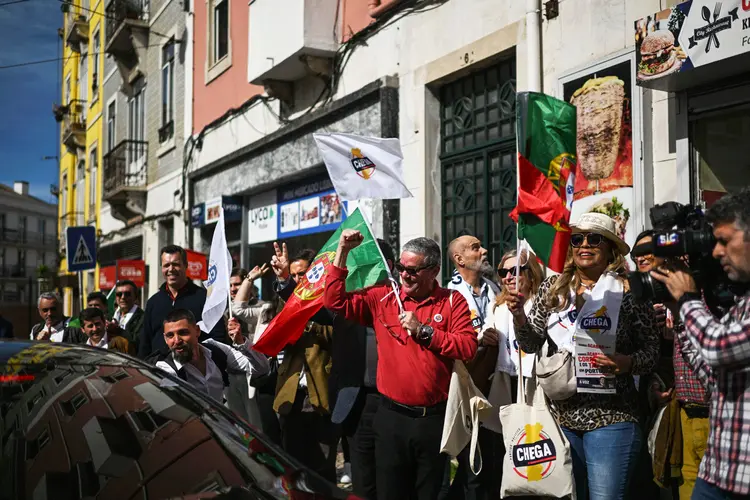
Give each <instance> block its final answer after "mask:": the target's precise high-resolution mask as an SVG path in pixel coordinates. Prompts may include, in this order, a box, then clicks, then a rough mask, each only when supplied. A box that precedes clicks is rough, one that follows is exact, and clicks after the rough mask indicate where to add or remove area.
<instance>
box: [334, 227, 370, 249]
mask: <svg viewBox="0 0 750 500" xmlns="http://www.w3.org/2000/svg"><path fill="white" fill-rule="evenodd" d="M364 239H365V237H364V236H362V233H360V232H359V231H356V230H354V229H344V230H343V231H341V237H339V248H340V249H342V250H347V251H349V250H352V249H354V248H357V247H358V246H359V245H360V243H362V240H364Z"/></svg>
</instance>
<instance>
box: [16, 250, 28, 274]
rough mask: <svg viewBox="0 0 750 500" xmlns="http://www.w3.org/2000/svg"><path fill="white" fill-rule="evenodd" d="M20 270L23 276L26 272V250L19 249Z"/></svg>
mask: <svg viewBox="0 0 750 500" xmlns="http://www.w3.org/2000/svg"><path fill="white" fill-rule="evenodd" d="M17 262H18V272H19V273H20V274H19V276H23V275H24V273H25V272H26V250H20V249H19V250H18V261H17Z"/></svg>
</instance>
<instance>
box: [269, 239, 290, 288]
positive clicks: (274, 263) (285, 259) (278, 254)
mask: <svg viewBox="0 0 750 500" xmlns="http://www.w3.org/2000/svg"><path fill="white" fill-rule="evenodd" d="M273 251H274V253H275V255H274V256H273V257H272V258H271V267H272V268H273V272H274V274H275V275H276V277H277V278H278V279H279V281H286V280H287V279H289V251H288V250H287V249H286V243H283V244H282V246H281V248H279V244H278V243H277V242H275V241H274V242H273Z"/></svg>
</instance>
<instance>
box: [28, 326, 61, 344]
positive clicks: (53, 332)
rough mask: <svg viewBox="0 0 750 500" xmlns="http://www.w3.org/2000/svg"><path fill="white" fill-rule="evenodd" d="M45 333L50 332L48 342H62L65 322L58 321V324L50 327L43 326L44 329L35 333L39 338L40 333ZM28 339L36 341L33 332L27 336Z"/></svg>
mask: <svg viewBox="0 0 750 500" xmlns="http://www.w3.org/2000/svg"><path fill="white" fill-rule="evenodd" d="M47 331H48V332H50V336H49V340H50V342H62V339H63V335H65V321H60V322H59V323H58V324H56V325H52V326H46V325H45V327H44V328H42V329H41V330H39V332H37V336H39V334H40V333H42V332H47ZM29 338H30V339H31V340H36V337H35V336H34V333H33V332H32V333H30V334H29Z"/></svg>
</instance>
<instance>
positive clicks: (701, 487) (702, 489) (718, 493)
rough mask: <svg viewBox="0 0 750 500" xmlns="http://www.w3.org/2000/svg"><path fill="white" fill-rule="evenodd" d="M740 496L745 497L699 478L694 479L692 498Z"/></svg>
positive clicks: (728, 499) (721, 499)
mask: <svg viewBox="0 0 750 500" xmlns="http://www.w3.org/2000/svg"><path fill="white" fill-rule="evenodd" d="M740 498H747V497H746V496H744V495H738V494H737V493H730V492H728V491H724V490H722V489H721V488H719V487H718V486H714V485H713V484H711V483H707V482H706V481H704V480H703V479H700V478H698V480H696V481H695V487H694V488H693V496H692V500H740Z"/></svg>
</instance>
